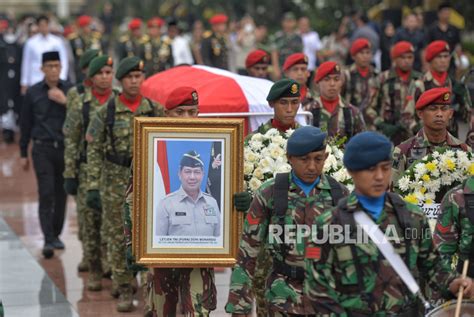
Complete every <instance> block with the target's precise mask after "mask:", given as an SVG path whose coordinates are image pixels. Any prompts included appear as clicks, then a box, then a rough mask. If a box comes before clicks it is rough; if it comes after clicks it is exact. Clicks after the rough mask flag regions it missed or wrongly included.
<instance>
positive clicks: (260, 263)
mask: <svg viewBox="0 0 474 317" xmlns="http://www.w3.org/2000/svg"><path fill="white" fill-rule="evenodd" d="M299 127H300V125H299V124H298V123H297V122H296V125H295V129H297V128H299ZM270 129H275V127H273V125H272V119H270V120H268V121H267V122H266V123H264V124H262V125H260V126H259V127H258V129H257V131H255V132H252V133H250V134H248V135H247V136H246V137H245V142H244V145H245V146H248V142H249V141H250V139H251V138H252V136H253V135H254V134H256V133H260V134H265V133H267V132H268V130H270ZM283 133H284V132H282V131H280V134H283ZM271 268H272V258H271V256H270V252H269V250H268V248H266V247H265V245H262V246H261V248H260V251H259V252H258V255H257V260H256V264H255V274H254V277H253V281H252V285H253V293H254V296H255V304H256V307H257V316H259V317H264V316H267V314H268V309H267V304H266V300H265V290H266V285H265V284H266V280H267V275H268V274H269V273H270V271H271Z"/></svg>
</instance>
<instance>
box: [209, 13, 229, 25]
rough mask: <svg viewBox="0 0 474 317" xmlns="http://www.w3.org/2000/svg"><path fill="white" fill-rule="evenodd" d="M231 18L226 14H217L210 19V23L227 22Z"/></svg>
mask: <svg viewBox="0 0 474 317" xmlns="http://www.w3.org/2000/svg"><path fill="white" fill-rule="evenodd" d="M228 20H229V18H228V17H227V15H225V14H216V15H214V16H213V17H212V18H210V19H209V23H211V24H212V25H214V24H219V23H227V21H228Z"/></svg>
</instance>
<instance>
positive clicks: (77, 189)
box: [63, 55, 115, 291]
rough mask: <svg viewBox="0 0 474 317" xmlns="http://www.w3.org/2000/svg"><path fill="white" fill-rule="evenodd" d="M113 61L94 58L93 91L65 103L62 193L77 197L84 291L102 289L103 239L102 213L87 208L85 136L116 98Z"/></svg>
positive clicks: (91, 73)
mask: <svg viewBox="0 0 474 317" xmlns="http://www.w3.org/2000/svg"><path fill="white" fill-rule="evenodd" d="M113 74H114V72H113V61H112V58H111V57H109V56H107V55H101V56H98V57H95V58H94V59H93V60H92V61H91V63H90V67H89V73H88V76H87V77H88V78H90V80H91V82H92V87H91V89H90V90H88V91H87V92H84V93H83V94H81V95H80V97H79V98H76V99H73V100H68V104H67V112H66V120H65V122H64V126H63V132H64V137H65V138H64V145H65V151H64V161H65V169H64V173H63V176H64V189H65V190H66V193H68V194H69V195H77V196H76V204H77V214H78V224H79V235H80V237H81V240H82V245H83V250H84V256H83V260H82V261H81V263H80V264H79V266H78V271H79V272H84V271H87V270H89V271H90V273H89V276H88V280H87V289H88V290H90V291H100V290H101V289H102V284H101V277H102V271H103V270H102V260H104V258H105V256H106V254H101V252H102V249H104V251H105V248H103V247H102V246H103V245H105V241H104V240H105V239H102V240H101V236H100V227H101V219H100V217H101V212H100V210H94V209H91V208H89V207H88V206H87V205H86V192H87V188H88V186H87V170H88V168H87V157H86V155H87V151H86V148H87V143H86V140H85V134H86V131H87V127H88V126H89V122H90V120H91V118H92V116H93V114H95V112H96V111H97V109H98V108H99V107H100V106H102V105H104V104H106V103H107V102H108V101H109V100H110V99H111V98H113V97H114V96H115V93H114V91H113V90H112V80H113Z"/></svg>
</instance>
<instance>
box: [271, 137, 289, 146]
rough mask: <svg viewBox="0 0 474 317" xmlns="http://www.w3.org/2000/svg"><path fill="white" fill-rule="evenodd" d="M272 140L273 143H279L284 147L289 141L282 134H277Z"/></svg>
mask: <svg viewBox="0 0 474 317" xmlns="http://www.w3.org/2000/svg"><path fill="white" fill-rule="evenodd" d="M271 141H272V144H276V145H279V146H281V147H282V148H283V147H284V145H285V144H286V142H287V141H286V139H285V138H284V137H282V136H281V135H277V136H275V137H273V138H272V140H271Z"/></svg>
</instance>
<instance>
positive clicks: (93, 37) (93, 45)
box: [67, 31, 103, 82]
mask: <svg viewBox="0 0 474 317" xmlns="http://www.w3.org/2000/svg"><path fill="white" fill-rule="evenodd" d="M67 39H68V40H69V44H70V45H71V50H72V54H73V56H74V70H75V72H76V82H81V81H82V80H83V79H84V75H83V73H82V69H81V68H80V67H79V60H80V59H81V56H82V54H84V52H85V51H87V50H88V49H95V50H102V48H103V44H102V34H101V33H100V32H97V31H92V32H91V33H90V34H89V35H87V36H85V35H81V34H78V33H71V34H70V35H69V36H68V37H67Z"/></svg>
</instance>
